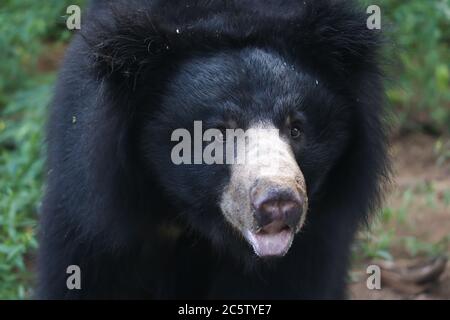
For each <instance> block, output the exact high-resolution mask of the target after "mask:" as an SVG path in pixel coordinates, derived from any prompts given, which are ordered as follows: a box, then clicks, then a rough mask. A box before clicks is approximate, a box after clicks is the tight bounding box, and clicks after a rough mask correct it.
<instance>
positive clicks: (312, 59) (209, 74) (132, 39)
mask: <svg viewBox="0 0 450 320" xmlns="http://www.w3.org/2000/svg"><path fill="white" fill-rule="evenodd" d="M156 3H157V4H152V5H149V8H146V9H145V10H143V9H137V10H136V13H135V15H133V16H130V15H129V14H128V15H127V16H124V15H122V14H121V10H120V5H118V6H117V7H115V8H114V7H113V10H112V11H111V14H112V15H113V16H114V19H112V20H108V21H107V22H105V23H97V24H92V25H91V26H88V27H89V28H90V29H89V30H91V32H90V33H86V34H93V35H95V36H94V37H93V38H88V39H87V42H88V43H89V44H90V47H91V48H93V52H94V54H93V57H94V59H95V72H96V73H98V75H99V76H100V77H102V78H103V79H106V80H107V81H106V85H108V86H109V88H110V91H111V92H113V94H114V97H113V98H111V101H114V103H115V104H116V108H122V109H121V110H123V109H124V107H123V106H121V104H122V105H127V106H129V107H128V109H127V110H128V111H129V112H128V111H127V112H128V113H127V117H128V118H127V119H128V120H127V121H129V123H128V126H127V128H129V127H130V126H131V127H132V128H133V130H135V132H138V134H137V136H138V138H137V140H138V143H135V145H137V149H138V151H137V152H138V154H139V156H140V157H141V160H142V163H143V165H144V166H145V168H146V171H147V172H149V176H150V177H151V179H150V180H149V181H150V182H149V186H148V188H149V190H150V189H154V188H157V189H158V190H159V191H160V192H161V194H163V195H164V197H165V198H166V199H170V202H171V203H170V205H171V207H172V208H174V209H175V210H172V211H171V213H169V212H168V213H167V217H166V218H167V219H166V220H167V221H176V222H178V221H180V219H181V221H182V223H184V224H185V225H187V226H188V227H189V228H190V229H192V230H194V231H195V232H196V233H197V234H200V235H202V236H203V237H206V238H207V239H209V240H210V241H211V242H212V243H213V244H214V245H216V246H217V247H225V248H227V249H229V250H230V251H232V252H238V255H239V256H241V255H242V254H241V253H242V251H245V252H248V253H250V254H253V252H254V253H256V255H257V256H260V257H272V256H284V255H285V254H286V253H287V252H288V251H289V249H290V247H291V245H292V244H293V243H294V244H295V241H296V239H295V238H297V237H301V236H302V235H301V233H302V230H304V226H305V225H306V226H307V225H308V221H310V218H311V216H313V215H320V214H321V212H320V210H318V209H317V208H321V207H325V206H328V207H327V210H328V211H332V210H333V208H330V206H335V208H336V211H342V210H341V209H342V208H343V207H344V205H346V206H347V207H351V208H352V209H351V210H350V211H351V212H352V214H353V213H354V214H358V215H359V216H361V217H363V216H364V215H365V213H366V212H367V211H368V209H371V208H372V207H373V206H374V203H376V200H377V196H378V191H379V190H378V179H379V177H380V176H381V175H383V173H384V167H383V166H384V164H385V158H384V156H385V155H384V135H383V132H382V130H381V129H379V128H381V127H382V125H381V117H380V112H379V102H380V100H381V95H380V92H381V89H380V88H381V81H380V79H381V77H380V75H379V73H378V67H377V64H376V62H375V61H376V51H377V48H378V41H377V35H376V34H375V33H374V32H373V31H371V30H368V29H367V27H366V24H365V18H364V15H362V14H361V13H360V12H355V11H354V10H353V9H349V7H350V6H349V7H347V5H346V4H345V3H344V2H336V3H335V2H328V1H308V2H303V4H302V2H301V1H300V2H298V1H292V2H291V1H287V2H286V3H288V4H289V5H286V8H284V5H280V4H278V5H277V4H274V3H272V2H268V3H267V6H271V5H275V6H276V8H262V7H264V6H265V4H260V6H261V8H260V9H261V12H259V11H258V12H257V11H254V10H253V9H252V7H251V6H247V5H245V3H246V2H242V3H243V4H242V8H240V10H237V11H236V10H235V8H234V7H233V6H231V7H229V6H227V5H225V4H224V2H222V1H211V4H210V6H209V7H206V8H205V7H203V8H202V10H203V11H206V12H203V11H202V14H201V15H200V14H199V12H197V11H196V9H195V7H193V6H186V7H183V8H182V9H183V14H180V12H179V10H181V9H180V8H178V7H177V8H168V7H165V6H164V5H162V7H158V3H159V2H156ZM233 3H234V2H233ZM159 5H161V4H159ZM234 5H235V6H239V5H240V4H239V3H238V2H236V3H235V4H234ZM152 6H156V7H155V8H153V7H152ZM352 8H353V7H352ZM127 12H128V13H129V12H130V10H127ZM180 16H183V17H184V19H185V20H179V19H178V18H177V17H180ZM92 28H94V29H95V31H96V32H92ZM130 123H132V124H130ZM361 159H364V161H361ZM344 162H345V165H343V163H344ZM331 180H332V181H333V182H332V183H331V182H330V181H331ZM338 186H339V187H338ZM352 195H354V196H355V199H353V200H352ZM141 200H142V199H141ZM153 200H154V199H153ZM351 201H353V203H349V202H351ZM173 212H176V215H175V216H173ZM160 215H163V216H164V212H163V213H160Z"/></svg>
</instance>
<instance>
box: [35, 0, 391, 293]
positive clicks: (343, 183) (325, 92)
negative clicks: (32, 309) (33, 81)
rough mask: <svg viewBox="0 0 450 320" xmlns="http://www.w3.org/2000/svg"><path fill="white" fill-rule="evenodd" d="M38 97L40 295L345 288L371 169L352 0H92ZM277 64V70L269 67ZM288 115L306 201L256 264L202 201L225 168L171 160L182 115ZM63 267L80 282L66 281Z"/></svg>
mask: <svg viewBox="0 0 450 320" xmlns="http://www.w3.org/2000/svg"><path fill="white" fill-rule="evenodd" d="M83 21H84V22H85V24H84V26H83V29H82V32H81V34H79V35H77V36H76V37H75V39H74V41H73V43H72V45H71V47H70V49H69V51H68V54H67V56H66V59H65V62H64V66H63V68H62V71H61V73H60V78H59V82H58V86H57V90H56V96H55V99H54V102H53V107H52V109H51V114H50V120H49V131H48V169H49V174H48V178H47V190H46V196H45V199H44V204H43V215H42V219H41V224H40V226H41V230H40V254H39V286H38V291H37V292H38V297H39V298H75V299H76V298H84V299H89V298H276V299H282V298H313V299H314V298H322V299H325V298H344V297H345V279H346V270H347V264H348V258H349V252H350V245H351V243H352V240H353V237H354V234H355V231H356V230H357V227H358V226H359V225H360V224H361V223H362V222H364V221H365V218H366V217H367V215H368V213H370V212H372V211H373V210H374V209H376V208H377V206H378V205H379V201H380V185H381V183H382V182H383V180H384V178H386V176H387V171H388V170H387V159H386V146H385V144H386V141H385V140H386V139H385V132H384V131H385V130H384V125H383V121H382V116H383V112H382V107H381V105H382V92H383V90H382V78H381V76H380V72H379V68H378V63H377V53H378V49H379V46H380V45H379V43H380V41H379V36H378V35H377V32H376V31H372V30H368V29H367V28H366V15H365V13H364V11H363V10H360V9H359V8H358V7H357V6H355V4H354V3H353V2H352V1H339V0H327V1H326V0H306V1H294V0H284V1H275V0H272V1H256V0H236V1H219V0H217V1H215V0H208V1H207V0H204V1H187V0H184V1H182V0H161V1H131V0H125V1H94V3H93V5H92V7H91V10H90V11H89V13H88V14H87V15H86V16H85V17H84V19H83ZM276 70H278V71H280V72H281V76H280V74H277V73H276ZM288 114H289V115H292V114H293V115H295V116H298V117H299V118H300V119H302V125H303V131H304V136H305V138H304V139H303V140H302V142H301V143H299V144H295V145H293V149H294V151H295V154H296V157H297V160H298V163H299V165H300V167H301V168H302V171H303V172H304V175H305V178H306V183H307V187H308V197H309V202H310V209H309V213H308V217H307V223H306V226H305V228H304V229H303V231H302V232H301V233H300V234H298V235H297V236H296V239H295V241H294V244H293V246H292V248H291V249H290V251H289V252H288V254H287V255H286V256H285V257H283V258H281V259H278V260H276V261H262V260H260V259H258V258H256V257H255V256H254V255H253V254H252V251H251V249H250V248H249V246H248V245H247V244H246V243H245V242H244V241H243V240H242V239H241V237H239V236H238V235H237V234H236V232H235V231H234V230H232V229H231V227H229V226H228V224H227V223H226V222H225V220H224V218H223V216H222V215H221V213H220V209H219V208H218V206H217V201H218V198H219V197H220V194H221V190H222V188H223V186H224V185H225V184H226V183H227V182H228V178H229V172H228V168H227V166H206V165H200V166H178V167H177V166H174V165H172V164H171V162H170V158H169V156H170V148H171V146H172V144H171V143H170V133H171V132H172V130H173V129H176V128H183V127H187V128H191V127H192V122H193V121H194V120H203V121H204V122H205V123H208V124H210V125H211V126H214V125H216V124H217V123H219V124H220V122H221V121H223V120H224V119H225V118H233V119H237V120H238V121H239V125H240V127H242V128H245V127H247V126H248V125H249V124H250V123H251V122H252V121H253V120H255V119H268V120H270V121H272V122H274V123H276V124H277V125H279V127H281V126H282V124H281V123H282V119H283V117H284V116H286V115H288ZM73 264H75V265H79V266H80V267H81V270H82V290H72V291H71V290H67V288H66V278H67V274H66V268H67V267H68V266H69V265H73Z"/></svg>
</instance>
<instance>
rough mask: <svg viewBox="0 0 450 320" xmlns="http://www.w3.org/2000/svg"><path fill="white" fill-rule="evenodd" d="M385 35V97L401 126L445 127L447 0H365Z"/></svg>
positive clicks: (449, 47)
mask: <svg viewBox="0 0 450 320" xmlns="http://www.w3.org/2000/svg"><path fill="white" fill-rule="evenodd" d="M366 2H367V3H371V4H373V3H376V4H377V5H379V6H380V7H381V14H382V18H381V19H382V24H381V26H382V30H383V31H386V34H387V35H388V37H389V42H388V45H387V46H386V49H387V53H386V57H387V59H386V67H387V75H388V76H389V77H390V81H388V83H387V96H388V98H389V101H390V102H391V107H392V108H393V111H394V113H395V115H396V116H397V120H398V123H397V124H396V125H397V126H399V127H400V129H404V130H408V131H409V130H420V129H425V130H427V131H430V132H432V133H442V132H446V133H448V132H450V0H427V1H424V0H409V1H404V0H378V1H373V0H366Z"/></svg>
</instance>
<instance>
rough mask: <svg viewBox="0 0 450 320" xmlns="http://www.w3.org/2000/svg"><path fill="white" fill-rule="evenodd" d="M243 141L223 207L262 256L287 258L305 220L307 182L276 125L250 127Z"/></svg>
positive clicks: (223, 198)
mask: <svg viewBox="0 0 450 320" xmlns="http://www.w3.org/2000/svg"><path fill="white" fill-rule="evenodd" d="M238 139H239V137H238ZM238 141H239V140H238ZM244 141H245V143H239V142H238V143H237V145H236V161H235V164H232V165H231V179H230V182H229V184H228V185H227V186H226V188H225V190H224V192H223V196H222V198H221V202H220V207H221V209H222V212H223V214H224V216H225V218H226V219H227V220H228V222H229V223H231V224H232V225H233V226H234V227H235V228H236V229H237V230H238V231H239V232H240V233H241V234H242V235H243V236H244V237H245V239H246V240H247V241H248V242H249V243H250V244H251V246H252V247H253V249H254V251H255V253H256V254H257V255H258V256H261V257H265V256H283V255H284V254H286V253H287V251H288V250H289V248H290V246H291V244H292V241H293V239H294V235H295V233H297V232H298V231H299V230H300V229H301V227H302V225H303V223H304V221H305V218H306V213H307V209H308V199H307V194H306V185H305V179H304V177H303V174H302V172H301V170H300V168H299V166H298V164H297V162H296V160H295V157H294V154H293V152H292V149H291V147H290V145H289V144H288V143H287V142H286V141H285V140H283V138H282V137H280V135H279V132H278V130H277V129H276V128H275V127H273V126H272V125H270V124H269V125H267V124H263V123H260V124H258V125H256V126H254V127H252V128H250V129H249V130H247V131H246V132H245V140H244ZM241 142H242V141H241Z"/></svg>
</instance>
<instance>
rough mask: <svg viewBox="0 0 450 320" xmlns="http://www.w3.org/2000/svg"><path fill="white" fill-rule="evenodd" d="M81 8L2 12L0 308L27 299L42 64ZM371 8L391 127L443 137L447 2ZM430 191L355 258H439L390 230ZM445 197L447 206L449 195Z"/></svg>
mask: <svg viewBox="0 0 450 320" xmlns="http://www.w3.org/2000/svg"><path fill="white" fill-rule="evenodd" d="M81 2H82V0H79V1H75V0H45V1H36V0H2V1H1V3H0V299H5V298H6V299H16V298H20V299H23V298H29V297H30V296H31V295H32V290H31V288H32V286H33V265H34V261H33V257H34V255H33V253H34V252H35V250H36V248H37V241H36V225H37V222H36V221H37V218H38V211H39V203H40V198H41V195H42V191H43V184H42V182H43V177H44V174H45V172H44V153H45V152H44V151H45V150H44V148H45V144H44V140H43V132H44V123H45V112H46V108H47V105H48V104H49V101H50V100H51V92H52V85H53V83H54V80H55V70H54V67H52V66H50V67H49V66H46V64H45V63H43V62H42V59H43V58H45V57H47V58H48V57H52V56H54V55H56V56H57V57H58V55H59V52H60V51H61V48H63V47H64V45H65V43H67V41H68V40H69V38H70V32H69V31H67V30H66V29H65V26H64V21H65V20H64V15H65V8H66V7H67V6H68V5H69V4H77V3H78V4H80V3H81ZM370 2H371V4H373V2H372V1H370ZM377 4H378V5H379V6H380V7H381V9H382V19H383V20H382V28H383V29H384V30H387V29H388V28H389V30H390V33H391V34H392V35H393V37H392V41H393V42H394V43H395V46H391V45H388V46H387V47H388V50H387V52H386V57H387V59H386V61H387V62H386V68H387V73H388V75H390V76H391V80H390V81H388V83H387V88H388V89H387V95H388V98H389V101H390V107H391V108H392V109H393V111H394V114H395V115H396V116H397V118H398V121H396V122H395V125H396V126H397V127H398V128H400V129H402V130H403V129H405V130H408V131H410V130H427V131H431V132H433V133H445V132H448V130H449V128H450V90H449V87H450V86H449V82H450V50H449V46H448V45H449V41H450V25H449V24H450V0H429V1H424V0H410V1H402V0H379V1H378V3H377ZM44 60H45V59H44ZM435 149H436V154H437V155H438V158H439V159H440V160H439V161H441V162H442V163H443V162H445V161H447V160H448V159H449V158H450V151H449V150H450V147H449V144H448V142H447V140H446V139H444V138H443V139H440V140H438V141H437V142H436V146H435ZM427 188H428V187H427V186H424V189H421V190H409V191H408V190H406V191H404V194H403V199H404V205H403V206H402V207H401V208H399V209H393V208H385V209H384V210H383V213H382V214H381V215H380V218H379V221H378V222H376V223H375V227H374V228H373V229H372V231H371V232H369V233H368V234H367V236H366V237H365V238H364V241H362V242H361V244H360V246H359V247H358V248H357V249H356V250H355V252H357V253H358V254H359V255H361V256H363V257H382V258H391V256H392V255H391V252H390V250H391V247H392V245H393V244H394V243H397V242H400V244H401V245H402V246H403V247H404V248H405V250H407V251H408V252H409V253H410V254H412V255H415V254H420V253H423V252H426V253H430V254H432V253H434V252H436V251H440V250H444V249H443V248H444V247H445V246H446V245H445V244H437V245H436V244H434V245H430V244H427V243H423V242H421V241H420V240H419V239H416V238H414V237H407V238H404V239H396V238H395V236H396V235H395V232H394V231H393V230H389V229H387V228H386V226H387V225H389V224H390V223H392V221H396V222H399V223H403V222H404V221H405V220H407V219H408V217H407V212H408V209H409V207H408V206H409V202H408V201H410V200H408V199H410V198H411V197H412V196H413V195H416V196H417V195H418V194H419V195H423V194H425V195H426V197H427V199H428V200H427V201H429V205H430V206H432V205H433V201H434V200H435V196H434V193H433V191H432V190H431V191H430V190H429V189H427ZM443 197H444V198H443V199H444V201H445V203H447V206H448V205H449V204H450V191H447V192H445V193H444V195H443ZM449 242H450V240H449ZM447 247H448V246H447Z"/></svg>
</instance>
